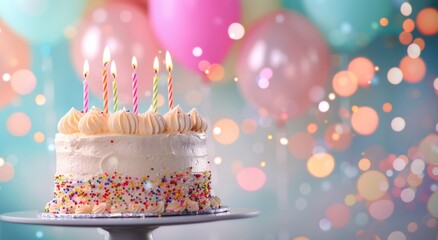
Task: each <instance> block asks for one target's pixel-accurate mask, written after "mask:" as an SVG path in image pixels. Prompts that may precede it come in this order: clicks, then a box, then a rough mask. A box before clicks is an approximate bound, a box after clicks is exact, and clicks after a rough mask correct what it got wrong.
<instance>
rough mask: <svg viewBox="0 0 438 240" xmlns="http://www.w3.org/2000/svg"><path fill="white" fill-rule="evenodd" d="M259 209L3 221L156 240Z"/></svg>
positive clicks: (22, 215)
mask: <svg viewBox="0 0 438 240" xmlns="http://www.w3.org/2000/svg"><path fill="white" fill-rule="evenodd" d="M258 214H259V212H258V211H257V210H251V209H233V208H231V209H230V211H228V212H224V213H216V214H201V215H184V216H165V217H143V218H42V217H41V216H40V213H39V212H37V211H26V212H12V213H5V214H3V215H0V220H1V221H4V222H10V223H20V224H33V225H45V226H58V227H87V228H102V229H103V230H105V231H107V232H108V233H109V234H110V239H111V240H122V239H123V240H128V239H129V240H152V239H153V238H152V232H153V231H154V230H155V229H157V228H159V227H162V226H172V225H182V224H195V223H207V222H215V221H224V220H232V219H243V218H251V217H256V216H257V215H258Z"/></svg>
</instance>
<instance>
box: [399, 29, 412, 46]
mask: <svg viewBox="0 0 438 240" xmlns="http://www.w3.org/2000/svg"><path fill="white" fill-rule="evenodd" d="M398 40H399V41H400V43H401V44H403V45H408V44H409V43H411V42H412V33H410V32H406V31H403V32H401V33H400V34H399V35H398Z"/></svg>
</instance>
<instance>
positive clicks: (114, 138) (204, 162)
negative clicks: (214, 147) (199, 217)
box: [55, 133, 209, 179]
mask: <svg viewBox="0 0 438 240" xmlns="http://www.w3.org/2000/svg"><path fill="white" fill-rule="evenodd" d="M55 146H56V175H65V176H72V177H73V178H78V179H79V178H82V179H84V178H88V177H92V176H95V175H96V174H98V173H105V172H114V171H117V172H119V173H122V174H125V175H128V176H131V177H142V176H145V175H151V176H155V175H158V174H160V175H163V174H164V173H171V172H181V171H183V172H187V171H188V172H191V173H202V172H205V171H209V166H208V156H207V137H206V135H205V134H201V133H187V134H157V135H151V136H146V135H111V134H105V135H93V136H82V135H80V134H68V135H65V134H57V135H56V136H55Z"/></svg>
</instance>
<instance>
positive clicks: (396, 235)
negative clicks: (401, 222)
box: [388, 231, 406, 240]
mask: <svg viewBox="0 0 438 240" xmlns="http://www.w3.org/2000/svg"><path fill="white" fill-rule="evenodd" d="M388 240H406V235H405V234H404V233H403V232H400V231H394V232H392V233H390V234H389V235H388Z"/></svg>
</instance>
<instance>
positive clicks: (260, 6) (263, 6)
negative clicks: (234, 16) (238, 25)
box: [242, 0, 296, 25]
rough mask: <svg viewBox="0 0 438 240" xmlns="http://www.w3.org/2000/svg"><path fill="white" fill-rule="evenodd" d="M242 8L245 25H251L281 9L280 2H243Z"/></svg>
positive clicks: (243, 0) (271, 0)
mask: <svg viewBox="0 0 438 240" xmlns="http://www.w3.org/2000/svg"><path fill="white" fill-rule="evenodd" d="M294 2H296V1H294ZM242 6H243V7H242V10H243V12H242V22H243V24H244V25H249V24H251V23H253V22H255V21H257V20H258V19H259V18H260V17H263V16H265V15H266V14H269V13H271V12H273V11H277V10H279V9H280V3H279V0H270V1H265V0H242Z"/></svg>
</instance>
